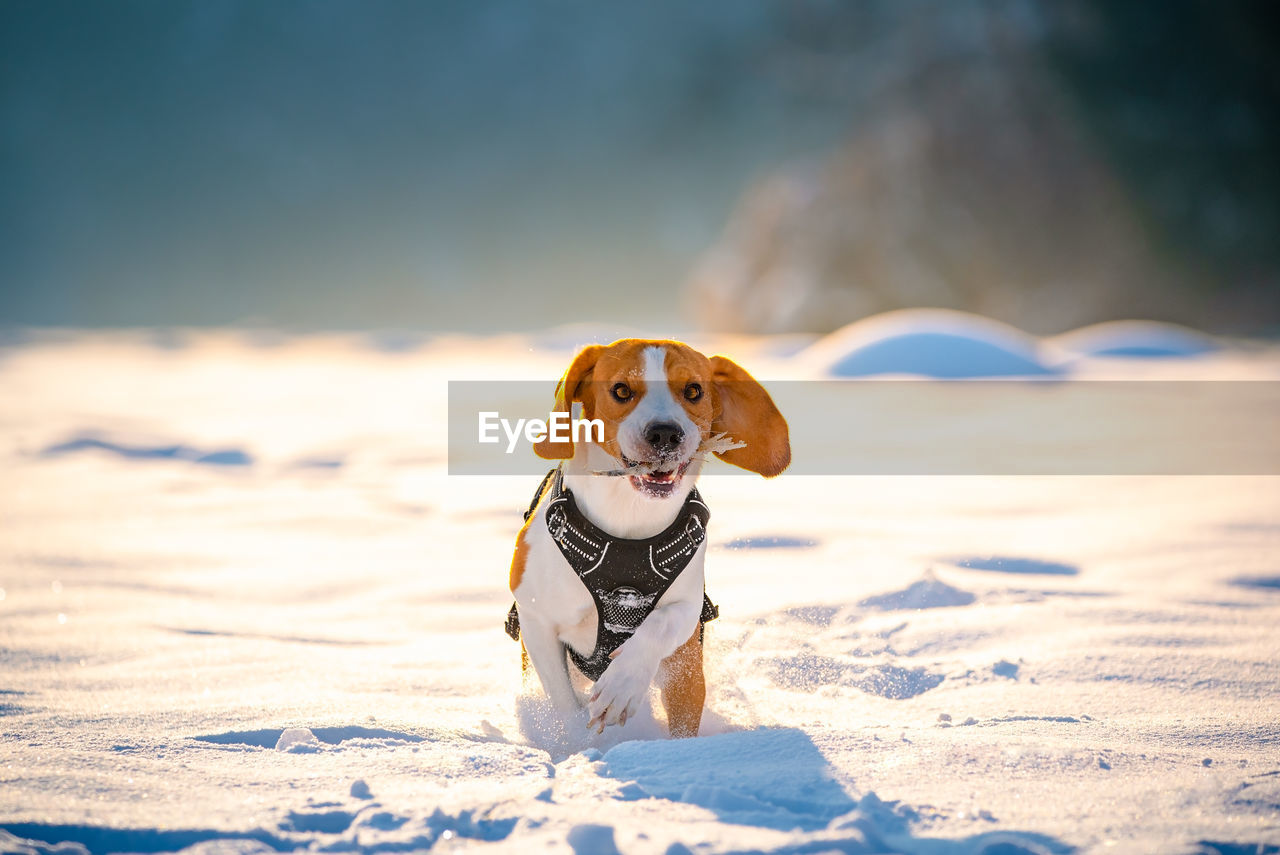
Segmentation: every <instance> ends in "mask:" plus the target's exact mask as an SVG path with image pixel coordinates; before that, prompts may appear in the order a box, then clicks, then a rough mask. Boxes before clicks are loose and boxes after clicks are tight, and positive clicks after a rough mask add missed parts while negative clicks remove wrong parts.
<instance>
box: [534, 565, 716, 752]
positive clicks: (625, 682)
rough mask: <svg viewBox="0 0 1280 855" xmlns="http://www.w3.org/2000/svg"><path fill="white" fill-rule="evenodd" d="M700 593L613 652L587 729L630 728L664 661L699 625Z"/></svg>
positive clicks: (667, 609)
mask: <svg viewBox="0 0 1280 855" xmlns="http://www.w3.org/2000/svg"><path fill="white" fill-rule="evenodd" d="M673 587H674V586H673ZM697 591H698V595H699V597H698V600H697V601H696V602H694V601H693V600H677V601H676V602H673V603H670V604H668V605H664V606H659V607H658V608H656V609H654V610H653V613H652V614H651V615H649V616H648V617H647V618H645V619H644V622H643V623H641V624H640V626H639V627H637V628H636V631H635V634H634V635H632V636H631V638H629V639H627V640H626V641H625V642H623V644H622V646H621V647H619V648H618V649H617V650H615V651H614V652H613V662H612V663H610V665H609V668H608V670H606V671H605V672H604V674H602V675H601V677H600V679H599V680H597V681H596V684H595V687H594V688H593V690H592V694H591V702H590V704H589V707H590V711H591V718H590V720H589V721H588V723H587V727H589V728H590V727H595V728H596V729H597V730H599V731H600V732H603V731H604V729H605V727H606V726H607V725H611V724H626V721H627V719H628V718H630V717H631V716H632V715H633V714H634V713H635V712H636V711H637V710H638V709H639V708H640V706H641V704H642V702H643V701H644V697H645V695H647V694H648V692H649V686H650V685H652V684H653V679H654V677H656V676H657V674H658V666H659V665H660V664H662V660H664V659H666V658H667V657H668V656H671V655H672V654H673V653H675V652H676V649H677V648H679V647H680V645H681V642H683V641H684V639H686V638H688V637H689V628H690V627H695V628H696V627H697V625H698V615H699V613H700V611H701V609H702V597H701V594H702V588H701V587H699V588H698V589H697ZM534 664H535V665H536V664H537V660H536V659H535V660H534Z"/></svg>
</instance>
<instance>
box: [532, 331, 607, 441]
mask: <svg viewBox="0 0 1280 855" xmlns="http://www.w3.org/2000/svg"><path fill="white" fill-rule="evenodd" d="M603 350H604V347H603V345H599V344H589V345H587V346H586V347H584V348H583V349H582V350H581V351H579V352H578V355H577V356H575V357H574V358H573V362H570V363H569V368H568V370H567V371H565V372H564V376H563V377H561V378H560V383H559V384H558V385H557V386H556V405H555V408H554V409H553V410H552V412H556V413H568V414H569V415H570V416H572V415H573V402H574V401H581V400H582V396H583V394H584V393H585V392H586V388H587V384H588V383H589V382H590V381H591V372H592V371H593V370H594V369H595V367H596V360H598V359H599V358H600V353H601V352H602V351H603ZM533 453H534V454H536V455H538V456H539V457H541V458H542V459H544V460H567V459H568V458H570V457H573V440H572V439H566V440H564V441H563V442H553V441H552V440H551V436H550V434H549V433H548V436H547V438H546V439H544V440H542V441H541V442H535V443H534V444H533Z"/></svg>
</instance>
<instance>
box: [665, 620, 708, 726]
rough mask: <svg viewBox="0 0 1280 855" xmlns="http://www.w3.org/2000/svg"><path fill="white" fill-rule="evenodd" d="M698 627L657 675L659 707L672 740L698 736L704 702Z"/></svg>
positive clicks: (705, 698)
mask: <svg viewBox="0 0 1280 855" xmlns="http://www.w3.org/2000/svg"><path fill="white" fill-rule="evenodd" d="M701 629H702V628H701V627H699V628H698V629H695V630H694V631H693V635H692V636H691V637H690V638H689V640H688V641H686V642H685V643H684V644H682V645H680V647H679V648H678V649H677V650H676V652H675V653H672V654H671V655H670V656H668V657H667V658H666V659H663V660H662V667H661V669H659V672H658V683H659V685H660V687H661V688H662V706H663V707H665V708H666V710H667V726H668V727H669V728H670V729H671V736H672V737H673V738H676V739H680V738H683V737H687V736H697V735H698V726H699V725H700V724H701V723H702V705H703V703H705V702H706V700H707V683H706V679H705V678H704V677H703V674H702V638H701V637H700V636H701V635H702V632H701Z"/></svg>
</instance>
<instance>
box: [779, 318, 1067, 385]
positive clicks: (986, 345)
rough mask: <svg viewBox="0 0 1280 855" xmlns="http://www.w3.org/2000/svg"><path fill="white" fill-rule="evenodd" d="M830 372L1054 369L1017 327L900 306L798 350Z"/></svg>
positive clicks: (1009, 373) (943, 375) (948, 374)
mask: <svg viewBox="0 0 1280 855" xmlns="http://www.w3.org/2000/svg"><path fill="white" fill-rule="evenodd" d="M801 359H802V360H803V361H804V362H806V363H807V364H808V365H809V367H810V368H811V369H813V370H814V371H816V372H818V373H820V374H824V375H827V376H832V377H868V376H871V375H876V374H912V375H919V376H923V377H935V378H940V379H961V378H969V377H1026V376H1041V375H1049V374H1053V373H1055V369H1054V368H1053V367H1051V366H1050V364H1049V363H1048V362H1047V361H1046V360H1045V358H1044V357H1043V355H1042V354H1041V349H1040V343H1039V341H1038V340H1037V339H1036V338H1034V337H1033V336H1030V335H1027V334H1026V333H1024V332H1022V331H1021V330H1019V329H1017V328H1015V327H1011V326H1009V325H1007V324H1002V323H1000V322H998V321H993V320H991V319H990V318H984V317H981V316H980V315H971V314H968V313H967V312H953V311H949V310H944V309H904V310H902V311H897V312H887V313H885V314H883V315H876V316H875V317H872V318H865V319H863V320H861V321H856V322H854V323H852V324H849V325H848V326H846V327H843V328H841V329H839V330H836V331H835V332H833V333H831V334H830V335H828V336H826V337H825V338H823V339H821V340H820V341H818V342H817V343H815V344H814V345H813V346H811V347H810V348H808V349H807V350H806V351H804V353H803V354H802V355H801Z"/></svg>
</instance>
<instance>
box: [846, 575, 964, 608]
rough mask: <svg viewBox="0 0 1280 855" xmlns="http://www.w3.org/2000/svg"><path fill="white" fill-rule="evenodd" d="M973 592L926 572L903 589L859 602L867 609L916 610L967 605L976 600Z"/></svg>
mask: <svg viewBox="0 0 1280 855" xmlns="http://www.w3.org/2000/svg"><path fill="white" fill-rule="evenodd" d="M974 599H975V598H974V596H973V594H971V593H969V592H968V591H962V590H960V589H959V588H953V587H951V586H950V585H948V584H947V583H946V582H943V581H941V580H939V579H938V577H937V576H935V575H933V573H926V574H925V575H924V577H923V578H922V579H920V580H919V581H916V582H912V583H911V584H910V585H908V586H907V587H906V588H903V589H902V590H901V591H893V592H891V593H888V594H877V595H875V596H874V597H867V598H866V599H865V600H862V601H861V602H859V603H858V605H859V606H862V607H863V608H865V609H875V610H877V611H882V612H894V611H914V610H915V609H942V608H948V607H951V606H967V605H969V604H970V603H972V602H973V601H974Z"/></svg>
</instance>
